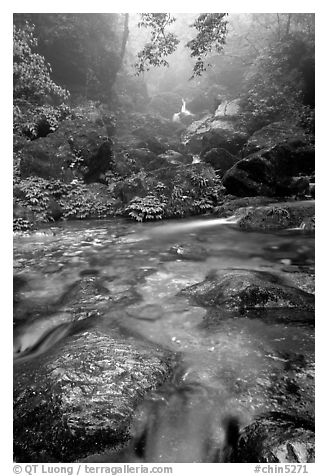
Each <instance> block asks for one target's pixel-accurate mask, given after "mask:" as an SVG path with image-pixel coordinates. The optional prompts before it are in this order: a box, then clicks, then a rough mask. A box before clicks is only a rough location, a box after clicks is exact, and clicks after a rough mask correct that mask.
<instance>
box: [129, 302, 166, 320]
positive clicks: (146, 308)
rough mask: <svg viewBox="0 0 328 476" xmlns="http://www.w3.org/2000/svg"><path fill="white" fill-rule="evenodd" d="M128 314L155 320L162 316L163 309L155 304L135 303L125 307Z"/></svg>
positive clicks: (136, 317)
mask: <svg viewBox="0 0 328 476" xmlns="http://www.w3.org/2000/svg"><path fill="white" fill-rule="evenodd" d="M126 312H127V313H128V315H129V316H131V317H133V318H134V319H141V320H144V321H157V320H158V319H161V317H162V316H163V309H162V307H161V306H157V305H156V304H146V305H145V304H136V305H132V306H129V307H128V308H127V309H126Z"/></svg>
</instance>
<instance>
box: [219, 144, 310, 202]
mask: <svg viewBox="0 0 328 476" xmlns="http://www.w3.org/2000/svg"><path fill="white" fill-rule="evenodd" d="M313 170H314V146H312V145H307V144H304V143H303V142H298V141H290V142H288V143H282V144H278V145H276V146H274V147H272V148H267V149H264V150H261V151H259V152H256V153H254V154H252V155H249V156H248V157H246V158H244V159H242V160H240V161H239V162H237V163H236V164H235V165H234V166H233V167H232V168H231V169H230V170H228V171H227V172H226V174H225V175H224V177H223V185H224V186H225V187H226V189H227V191H228V193H231V194H234V195H237V196H256V195H267V196H269V197H270V196H278V197H283V196H291V195H306V194H308V193H309V182H308V180H307V179H305V178H299V177H298V178H295V177H296V176H299V175H302V174H303V175H308V174H309V173H312V172H313Z"/></svg>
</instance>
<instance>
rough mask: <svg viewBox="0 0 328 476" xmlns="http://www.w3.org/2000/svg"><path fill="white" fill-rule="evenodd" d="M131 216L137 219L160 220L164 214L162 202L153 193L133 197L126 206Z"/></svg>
mask: <svg viewBox="0 0 328 476" xmlns="http://www.w3.org/2000/svg"><path fill="white" fill-rule="evenodd" d="M126 212H127V213H128V214H129V216H130V217H131V218H133V219H134V220H137V221H146V220H161V219H162V218H163V215H164V208H163V204H162V203H161V202H160V201H159V200H158V198H156V197H154V196H153V195H147V196H146V197H143V198H140V197H135V198H134V199H133V200H131V202H130V203H129V205H128V206H127V208H126Z"/></svg>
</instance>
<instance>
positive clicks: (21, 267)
mask: <svg viewBox="0 0 328 476" xmlns="http://www.w3.org/2000/svg"><path fill="white" fill-rule="evenodd" d="M14 256H15V267H16V273H17V275H18V276H20V275H21V276H25V277H27V278H28V288H27V290H25V291H24V289H23V292H22V296H23V298H24V299H23V301H22V303H23V304H18V311H17V312H16V320H15V327H14V338H15V339H16V348H17V347H19V346H20V350H21V351H24V349H25V348H29V347H30V348H32V349H33V344H34V343H35V344H36V347H38V340H40V335H42V336H43V341H42V342H43V343H42V346H41V347H42V348H41V352H45V353H46V352H47V351H48V349H47V346H49V349H50V347H51V346H52V345H53V344H54V343H56V342H57V341H58V340H59V339H61V338H63V339H67V338H68V337H67V332H65V329H62V328H60V332H57V333H56V334H55V336H54V341H52V333H51V329H52V327H53V323H51V324H49V322H48V321H47V318H46V317H44V316H46V315H47V313H46V310H47V309H48V308H51V305H52V304H53V303H54V302H57V301H58V296H62V295H63V294H64V293H65V291H66V290H67V289H69V287H70V286H71V285H72V284H73V283H76V282H77V281H78V280H80V279H81V277H84V279H87V280H88V279H89V280H90V281H92V280H93V279H95V278H96V279H97V280H98V282H100V283H101V285H102V287H103V289H106V290H107V291H108V292H109V296H110V299H109V300H108V301H104V299H103V296H102V294H101V292H100V293H99V296H95V299H94V301H93V303H92V306H91V307H92V309H90V306H89V308H88V306H87V308H88V310H89V311H90V312H96V311H97V309H99V315H98V316H96V317H94V318H93V319H92V326H93V327H95V328H98V329H99V330H101V331H102V332H108V334H110V332H111V329H112V326H113V322H115V324H116V325H117V326H119V328H120V329H121V330H122V334H124V333H125V334H126V333H128V334H130V335H135V336H138V338H142V339H145V340H147V341H151V342H152V343H155V344H158V345H161V346H163V347H165V348H167V349H170V350H172V351H174V352H177V353H178V355H179V362H180V364H179V369H178V371H177V374H178V376H179V384H183V383H185V384H186V385H188V384H189V383H195V384H197V385H199V386H200V388H203V389H206V392H207V393H206V402H207V403H206V405H205V407H206V408H207V411H206V413H207V417H208V414H209V412H210V414H211V413H213V412H214V410H213V409H212V407H213V406H216V408H217V407H218V405H219V407H220V415H221V416H222V415H234V416H237V417H238V418H240V420H241V421H242V424H246V423H247V422H248V421H250V420H251V419H252V418H253V416H254V415H256V414H258V413H261V412H263V411H264V410H268V409H269V410H274V409H277V408H278V407H279V405H280V403H279V398H278V397H279V395H278V396H277V395H276V394H275V391H274V389H273V386H274V385H273V382H274V381H276V380H277V378H279V375H281V374H283V373H285V374H286V373H288V371H289V370H288V366H287V365H286V363H287V362H288V360H289V359H290V356H296V357H297V356H303V357H302V358H305V359H307V360H311V361H312V360H313V349H314V333H313V330H312V329H311V328H310V327H308V326H306V325H303V324H302V319H303V318H304V315H302V316H299V314H300V313H296V314H295V313H294V314H295V315H296V317H295V315H294V314H293V313H292V312H291V314H290V315H291V322H290V323H286V320H280V319H279V313H282V312H284V311H281V310H280V311H276V314H273V316H274V317H276V319H275V318H272V315H270V314H268V315H266V314H263V315H259V314H254V315H252V314H250V315H244V316H242V315H240V314H238V313H237V312H231V311H230V312H225V311H223V310H216V311H213V310H212V311H210V312H208V310H207V309H205V308H203V307H198V306H194V305H192V304H191V303H190V302H189V300H188V299H187V298H186V297H183V296H179V295H178V292H179V291H180V290H181V289H183V288H185V287H187V286H190V285H192V284H195V283H197V282H200V281H202V280H203V279H204V278H205V276H207V275H208V274H211V273H213V272H216V271H217V270H225V269H227V270H230V269H246V270H264V271H270V272H272V271H273V272H278V273H282V274H284V270H286V267H287V268H288V269H289V270H292V271H293V270H294V271H295V270H300V269H302V267H303V268H306V269H307V270H308V269H309V268H311V267H312V266H313V260H314V239H313V237H312V236H311V235H306V234H304V233H302V232H301V231H285V232H280V233H257V232H256V233H255V232H244V231H241V230H240V229H238V228H237V227H236V226H235V225H234V223H233V219H232V220H220V219H217V220H208V219H196V220H195V219H193V220H183V221H182V220H180V221H179V222H174V221H169V222H166V223H162V222H161V223H146V224H137V223H131V222H127V221H125V220H123V219H112V220H106V221H104V220H102V221H89V222H88V221H83V222H69V223H65V224H59V225H58V226H53V227H51V228H47V229H44V230H41V231H39V232H36V233H34V234H32V235H26V236H22V235H17V236H16V237H15V243H14ZM301 314H302V313H301ZM303 314H304V313H303ZM38 315H39V316H42V319H43V320H42V319H40V321H38V320H35V316H38ZM293 316H294V317H295V319H294V321H293ZM51 319H52V320H53V319H58V324H61V323H62V320H61V319H63V316H62V315H61V314H60V313H59V315H58V316H56V314H55V315H53V314H52V315H51ZM31 320H32V321H33V323H34V327H33V326H29V321H31ZM38 322H39V325H38ZM43 322H45V323H46V324H45V326H44V329H45V330H46V331H49V329H50V333H49V332H48V333H46V336H45V338H44V335H43V334H42V332H41V331H40V326H41V327H42V325H43V324H42V323H43ZM31 329H32V330H31ZM28 334H29V337H28V338H27V337H26V336H27V335H28ZM24 339H25V340H26V339H27V341H28V342H27V343H26V342H25V344H24ZM17 342H18V344H17ZM22 342H23V344H22ZM24 346H25V347H24ZM39 347H40V346H39ZM14 350H15V348H14ZM38 350H39V349H38ZM59 351H60V350H59ZM31 355H32V358H33V353H31ZM37 355H39V354H38V353H37ZM16 356H17V355H16ZM304 356H305V357H304ZM36 360H38V359H36ZM18 364H19V359H18ZM36 365H37V362H36ZM177 374H176V375H177ZM211 395H214V396H213V397H212V396H211ZM203 397H204V396H203ZM280 397H281V395H280ZM197 399H198V400H197ZM197 399H196V400H197V403H196V404H195V405H196V407H195V406H194V408H197V405H198V406H202V408H203V410H204V404H201V405H200V403H199V402H200V401H202V400H199V398H198V397H197ZM175 405H176V403H175ZM279 408H280V407H279ZM212 410H213V411H212ZM179 411H180V410H178V406H177V410H176V411H175V413H174V415H175V417H174V418H178V421H179V426H180V427H183V425H185V426H188V425H189V427H192V426H193V425H196V426H200V425H201V423H200V421H199V418H198V416H197V415H199V414H201V413H202V412H201V411H200V412H197V411H196V412H195V411H194V412H193V417H192V418H189V417H187V418H188V423H182V422H181V421H180V420H181V418H182V417H181V413H179ZM171 417H172V416H171ZM171 417H170V418H171ZM171 419H172V418H171ZM213 419H215V418H214V416H213ZM167 420H169V419H168V418H167ZM206 425H207V423H206ZM203 426H204V422H203ZM163 431H165V430H163ZM184 433H185V431H184ZM190 433H192V431H191V432H190ZM180 436H181V435H180ZM180 436H179V432H178V433H177V436H176V438H179V437H180ZM175 443H176V442H175ZM186 451H187V449H186ZM189 452H190V449H189Z"/></svg>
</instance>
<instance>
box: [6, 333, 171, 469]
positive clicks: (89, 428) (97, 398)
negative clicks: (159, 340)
mask: <svg viewBox="0 0 328 476" xmlns="http://www.w3.org/2000/svg"><path fill="white" fill-rule="evenodd" d="M171 366H172V359H171V357H170V355H169V354H168V353H167V352H166V351H163V350H161V349H160V348H158V347H155V346H153V345H151V344H145V343H142V342H139V341H137V340H136V339H133V340H130V339H129V338H128V337H123V336H122V335H121V334H119V333H118V332H117V331H115V330H112V331H111V332H110V334H107V333H106V334H104V333H103V332H101V331H99V330H98V331H96V330H91V331H87V332H83V333H81V334H80V335H77V336H75V337H73V338H71V339H70V340H66V341H65V342H62V344H61V345H58V346H57V347H56V350H55V351H52V352H51V353H50V354H48V355H47V356H46V357H45V358H43V359H39V361H38V363H37V365H35V364H34V365H32V363H31V364H28V365H27V364H22V365H20V366H18V367H17V368H16V372H15V388H14V441H15V448H14V456H15V460H16V461H17V462H21V461H24V462H34V463H37V462H51V461H60V462H70V461H74V460H76V459H78V458H82V457H85V456H87V455H89V454H92V453H95V452H98V451H102V450H103V449H104V448H112V447H114V446H115V445H117V444H122V443H124V442H125V441H126V440H127V439H128V438H129V424H130V421H131V417H132V415H133V411H134V409H135V408H136V406H137V405H138V403H139V402H140V401H141V400H142V398H143V397H144V396H145V395H146V394H147V392H149V391H150V390H152V389H154V388H156V387H157V386H159V385H160V384H161V383H163V381H165V379H166V378H167V377H168V375H169V373H170V370H171Z"/></svg>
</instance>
